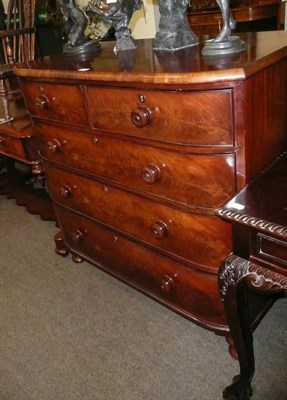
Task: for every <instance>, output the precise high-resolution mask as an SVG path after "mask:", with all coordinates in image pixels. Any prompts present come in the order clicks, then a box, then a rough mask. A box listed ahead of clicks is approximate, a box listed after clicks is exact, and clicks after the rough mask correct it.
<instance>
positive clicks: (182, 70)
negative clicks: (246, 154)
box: [14, 31, 287, 86]
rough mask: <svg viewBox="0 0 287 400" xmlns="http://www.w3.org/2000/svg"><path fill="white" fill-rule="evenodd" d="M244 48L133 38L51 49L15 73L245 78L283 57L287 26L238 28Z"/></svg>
mask: <svg viewBox="0 0 287 400" xmlns="http://www.w3.org/2000/svg"><path fill="white" fill-rule="evenodd" d="M240 36H241V38H242V39H243V40H244V41H245V42H246V45H247V50H246V51H243V52H242V53H239V54H234V55H230V56H226V55H225V56H216V57H215V56H212V57H207V56H202V55H201V49H202V46H203V43H202V44H200V45H199V46H194V47H190V48H187V49H183V50H180V51H175V52H158V51H154V50H153V41H152V40H142V41H138V46H137V48H136V49H135V50H132V51H124V52H118V53H117V54H116V53H115V52H114V51H113V48H114V45H115V43H114V42H104V43H102V49H101V51H99V52H98V53H93V54H90V55H86V56H84V57H83V56H81V57H77V58H75V57H71V56H65V55H63V54H58V55H52V56H49V57H46V58H44V59H42V60H36V61H32V62H29V63H28V64H18V65H17V66H16V67H15V69H14V71H15V73H16V75H18V76H22V77H27V78H47V79H67V80H80V81H100V82H121V83H125V82H126V83H143V84H145V83H150V84H159V85H167V86H168V85H172V84H175V85H177V84H196V83H212V82H221V81H226V80H229V81H235V80H242V79H246V78H247V77H249V76H252V75H253V74H255V73H257V72H259V71H260V70H262V69H265V68H268V66H270V65H272V64H274V63H276V62H277V61H280V60H282V59H283V58H286V57H287V32H285V31H274V32H258V33H256V32H252V33H242V34H240Z"/></svg>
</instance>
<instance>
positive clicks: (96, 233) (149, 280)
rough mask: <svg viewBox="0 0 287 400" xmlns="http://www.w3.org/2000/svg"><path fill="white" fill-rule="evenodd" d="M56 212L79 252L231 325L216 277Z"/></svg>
mask: <svg viewBox="0 0 287 400" xmlns="http://www.w3.org/2000/svg"><path fill="white" fill-rule="evenodd" d="M56 212H57V214H58V216H59V221H60V225H61V228H62V232H63V237H64V241H65V243H66V244H67V245H68V247H69V248H70V249H71V250H72V251H73V252H75V253H76V254H79V255H82V256H83V257H84V258H87V259H88V260H89V261H92V262H94V263H96V264H97V265H99V266H100V267H102V268H103V269H105V270H106V271H107V272H110V273H112V274H113V275H116V276H117V277H120V279H122V280H124V281H125V282H127V283H129V284H130V285H132V286H135V287H136V288H137V289H139V290H141V291H143V292H145V293H147V294H148V295H150V296H151V297H153V298H155V299H156V300H158V301H160V302H162V303H163V304H165V305H167V306H168V307H170V308H172V309H173V310H174V311H177V312H179V313H181V314H183V315H184V316H186V317H188V318H190V319H192V320H194V321H195V322H197V323H200V324H203V325H204V326H205V327H208V328H210V329H213V328H215V327H216V325H219V328H220V326H222V325H224V324H225V319H224V312H223V309H222V303H221V300H220V298H219V291H218V287H217V278H216V276H213V277H212V276H208V275H206V274H201V273H200V272H195V271H193V270H191V269H188V268H185V267H183V266H181V265H180V264H178V263H176V262H173V261H171V260H170V259H168V258H165V257H163V256H161V255H159V254H157V253H155V252H152V251H150V250H149V249H147V248H145V247H143V246H141V245H139V244H137V243H134V242H132V241H129V240H128V239H126V238H124V237H122V236H120V235H115V233H113V232H111V231H109V230H108V229H104V228H102V227H100V226H98V225H97V224H94V223H92V222H90V221H87V220H85V219H84V218H81V217H79V216H76V215H73V214H72V213H70V212H68V211H66V210H63V209H62V208H61V207H59V206H56ZM127 255H128V257H127ZM217 328H218V326H217Z"/></svg>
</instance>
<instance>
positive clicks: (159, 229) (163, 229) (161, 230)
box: [151, 221, 168, 239]
mask: <svg viewBox="0 0 287 400" xmlns="http://www.w3.org/2000/svg"><path fill="white" fill-rule="evenodd" d="M151 233H152V235H153V237H154V238H156V239H163V238H164V237H166V236H167V233H168V230H167V225H166V223H165V222H163V221H157V222H155V223H154V224H153V226H152V227H151Z"/></svg>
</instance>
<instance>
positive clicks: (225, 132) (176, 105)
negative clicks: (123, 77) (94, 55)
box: [87, 86, 234, 146]
mask: <svg viewBox="0 0 287 400" xmlns="http://www.w3.org/2000/svg"><path fill="white" fill-rule="evenodd" d="M87 99H88V104H89V110H90V114H91V122H92V125H93V127H94V128H96V129H101V130H107V131H110V132H115V133H123V132H125V134H128V135H134V136H140V137H144V138H148V139H151V140H159V141H166V142H172V143H180V144H195V145H208V146H210V145H232V143H233V140H234V137H233V115H232V91H231V90H209V91H201V92H196V91H192V92H191V91H189V92H188V91H187V92H185V91H169V92H167V91H165V92H161V91H155V90H153V91H152V90H144V91H139V90H128V89H112V88H103V87H94V86H88V87H87ZM107 104H108V105H109V106H108V107H107Z"/></svg>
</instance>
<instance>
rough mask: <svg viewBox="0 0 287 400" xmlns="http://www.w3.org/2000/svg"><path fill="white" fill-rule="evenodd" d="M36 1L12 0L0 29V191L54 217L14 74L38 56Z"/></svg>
mask: <svg viewBox="0 0 287 400" xmlns="http://www.w3.org/2000/svg"><path fill="white" fill-rule="evenodd" d="M35 2H36V0H9V3H8V6H7V17H6V21H5V25H6V26H5V29H2V30H0V63H1V64H0V100H1V101H0V107H1V105H2V113H3V117H2V118H0V195H7V196H8V197H9V198H15V199H16V202H17V204H19V205H24V206H26V209H27V210H28V211H29V212H32V213H33V214H40V215H41V217H42V218H43V219H49V220H55V214H54V211H53V209H52V206H51V201H50V198H49V196H48V194H47V191H46V189H45V187H44V183H45V182H44V175H43V169H42V163H41V160H40V155H39V151H38V146H37V142H36V137H35V135H34V130H33V127H32V123H31V119H30V116H29V115H28V113H27V111H26V107H25V102H24V98H23V95H22V91H21V88H20V86H19V84H18V80H17V79H16V77H15V76H14V74H13V66H14V64H15V63H18V62H28V61H31V60H33V59H34V56H35V27H34V20H35V7H36V5H35ZM16 162H18V164H16V167H15V163H16ZM19 162H20V164H19ZM27 166H28V169H27ZM31 171H32V174H31ZM39 183H40V186H42V187H41V188H38V187H37V186H39ZM35 186H36V187H37V188H35Z"/></svg>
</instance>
